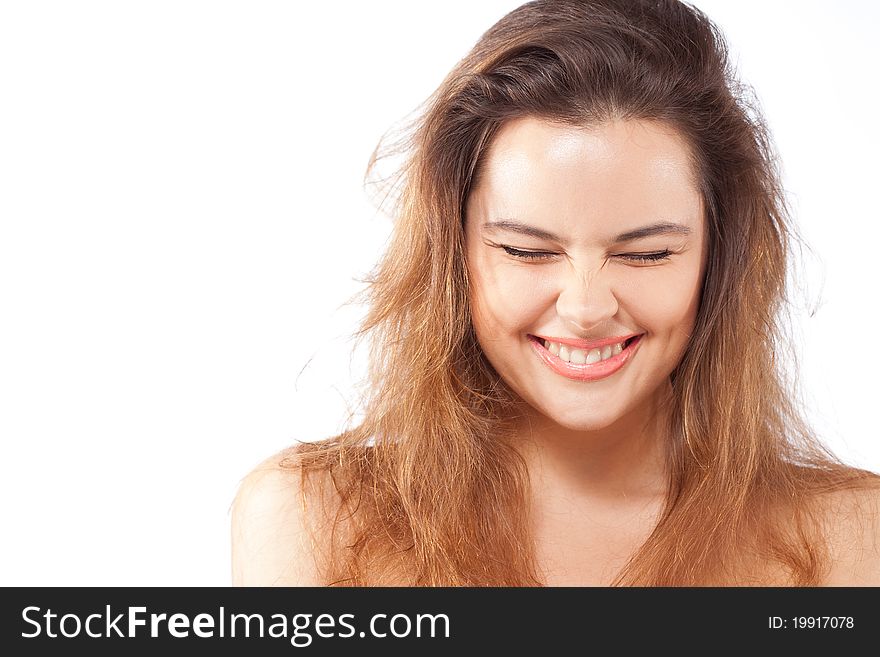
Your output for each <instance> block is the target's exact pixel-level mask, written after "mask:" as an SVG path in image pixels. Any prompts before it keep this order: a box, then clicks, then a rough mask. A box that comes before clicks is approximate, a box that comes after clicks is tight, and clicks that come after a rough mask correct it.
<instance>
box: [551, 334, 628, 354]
mask: <svg viewBox="0 0 880 657" xmlns="http://www.w3.org/2000/svg"><path fill="white" fill-rule="evenodd" d="M640 335H642V334H641V333H630V334H628V335H618V336H616V337H611V338H599V339H598V340H577V339H575V338H554V337H552V336H549V335H535V337H536V338H540V339H541V340H548V341H550V342H557V343H559V344H566V345H568V346H569V347H574V348H575V349H583V350H584V351H589V350H590V349H601V348H602V347H604V346H606V345H612V344H617V343H618V342H626V341H627V340H629V339H630V338H636V337H638V336H640Z"/></svg>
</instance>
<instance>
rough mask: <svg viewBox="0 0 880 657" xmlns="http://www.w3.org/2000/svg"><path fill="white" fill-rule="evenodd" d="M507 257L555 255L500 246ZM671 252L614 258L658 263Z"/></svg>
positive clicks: (631, 254)
mask: <svg viewBox="0 0 880 657" xmlns="http://www.w3.org/2000/svg"><path fill="white" fill-rule="evenodd" d="M501 248H502V249H504V251H505V252H506V253H508V254H509V255H512V256H513V257H515V258H520V259H522V260H547V259H549V258H553V257H554V256H556V255H557V254H556V253H552V252H550V251H525V250H523V249H515V248H513V247H512V246H504V245H502V246H501ZM670 255H672V252H671V251H670V250H669V249H664V250H663V251H653V252H651V253H619V254H617V255H616V256H615V257H616V258H623V259H624V260H629V261H632V262H660V261H662V260H668V259H669V256H670Z"/></svg>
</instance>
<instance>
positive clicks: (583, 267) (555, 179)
mask: <svg viewBox="0 0 880 657" xmlns="http://www.w3.org/2000/svg"><path fill="white" fill-rule="evenodd" d="M466 215H467V217H466V223H465V238H466V239H465V242H466V256H467V262H468V270H469V276H470V279H471V288H472V299H471V302H472V308H473V317H474V328H475V331H476V333H477V337H478V339H479V342H480V345H481V347H482V349H483V352H484V353H485V354H486V357H487V358H488V359H489V361H490V362H491V364H492V365H493V367H494V368H495V369H496V371H497V372H498V373H499V374H500V375H501V376H502V378H503V379H504V380H505V382H506V383H508V384H509V385H510V387H511V388H512V389H513V390H514V391H515V392H516V393H517V394H518V395H519V397H520V398H521V399H522V402H523V403H522V425H521V429H520V440H519V442H518V444H517V447H518V449H519V450H520V451H521V453H522V455H523V457H524V459H525V461H526V464H527V467H528V471H529V476H530V484H531V498H530V499H529V500H528V501H527V502H528V504H529V509H530V513H531V518H532V530H533V539H534V545H535V553H536V557H537V562H538V567H539V570H540V573H541V575H542V577H543V578H544V582H545V583H546V584H548V585H583V586H604V585H608V584H610V583H612V582H613V580H614V578H615V576H616V575H617V574H618V573H619V572H620V570H621V568H623V566H624V565H625V564H626V562H627V560H628V559H629V558H630V557H631V556H632V555H633V553H634V552H635V551H636V550H637V549H638V548H639V547H640V546H641V545H642V544H643V543H644V541H645V540H646V539H647V538H648V537H649V536H650V534H651V532H652V531H653V529H654V527H655V525H656V522H657V520H658V517H659V514H660V513H661V511H662V507H663V504H664V501H665V493H666V485H667V473H668V463H667V457H666V455H667V452H668V444H667V442H666V439H665V437H664V434H663V430H662V427H663V426H664V425H665V420H666V417H665V415H664V413H665V410H664V409H665V408H666V404H665V402H666V401H667V399H668V394H669V375H670V373H671V371H672V370H673V369H674V368H675V366H676V365H677V364H678V363H679V362H680V359H681V357H682V355H683V352H684V349H685V348H686V343H687V339H688V337H689V335H690V333H691V331H692V329H693V325H694V321H695V318H696V312H697V308H698V305H699V290H700V286H701V281H702V277H703V274H704V271H705V269H704V268H705V260H706V239H705V221H704V216H703V207H702V200H701V196H700V194H699V193H698V191H697V186H696V184H695V181H694V175H693V171H692V170H691V164H690V159H689V157H688V151H687V148H686V145H685V144H684V143H683V142H682V141H681V139H680V138H679V137H678V136H677V135H676V134H675V133H674V132H671V131H670V130H668V129H667V128H664V127H663V126H661V125H657V124H652V123H643V122H610V123H607V124H602V125H599V126H593V127H591V128H589V129H587V128H580V127H574V126H563V125H559V124H550V123H547V122H545V121H540V120H537V119H531V118H528V119H521V120H516V121H512V122H510V123H509V124H506V125H505V126H504V127H503V128H502V129H501V130H500V131H499V133H498V134H497V135H496V137H495V139H494V140H493V144H492V146H491V148H490V152H489V154H488V158H487V162H486V166H485V168H484V171H483V174H482V176H481V177H480V180H479V182H478V184H477V185H476V187H475V189H474V191H473V193H472V194H471V196H470V197H469V199H468V203H467V208H466ZM499 219H505V220H511V219H512V220H515V221H516V222H520V223H521V224H524V225H527V226H530V227H532V228H537V229H539V230H542V231H544V232H545V233H552V234H553V235H554V237H553V238H547V237H535V236H534V235H526V234H524V233H523V232H522V231H520V232H516V231H510V230H506V229H505V230H498V229H497V228H487V227H486V224H487V223H491V222H493V221H496V220H499ZM658 220H662V221H665V222H671V223H675V224H676V225H678V226H680V227H682V228H683V230H679V231H678V232H671V233H670V232H667V233H655V234H653V235H650V236H646V237H641V238H636V239H630V240H626V241H624V242H623V243H617V242H615V241H614V236H615V235H619V234H621V233H625V232H632V231H633V230H635V229H639V228H642V227H644V226H645V225H650V224H652V223H656V222H657V221H658ZM504 247H512V248H513V249H514V251H515V252H519V253H522V252H524V251H525V252H531V253H541V254H546V255H547V257H544V258H542V259H531V260H529V259H524V258H522V257H517V256H515V255H513V254H512V253H511V252H509V251H507V250H505V248H504ZM662 252H668V254H669V255H668V257H667V258H664V259H660V260H657V261H650V262H648V261H638V260H633V259H631V257H630V256H632V255H633V254H636V255H638V254H657V253H662ZM632 333H639V334H641V335H642V338H641V344H640V346H639V350H638V352H637V353H636V355H635V356H634V357H633V358H632V359H631V361H629V362H628V363H627V364H626V365H625V366H624V367H623V368H621V369H620V370H619V371H617V372H615V373H614V374H611V375H609V376H606V377H604V378H600V379H597V380H591V381H583V380H572V379H571V378H567V377H565V376H563V375H561V374H559V373H558V372H557V371H554V370H552V369H550V368H548V367H547V365H546V364H545V363H544V362H543V361H542V360H541V359H539V358H537V357H536V355H535V350H534V344H533V343H532V342H531V341H530V338H529V336H530V335H549V336H557V337H560V338H567V339H582V340H594V339H600V338H607V337H612V336H619V335H629V334H632ZM281 456H283V455H278V456H276V457H275V458H273V459H269V460H267V462H266V463H264V464H263V465H262V466H261V467H260V468H258V469H256V470H255V471H254V472H253V473H251V475H249V476H248V477H247V478H246V479H245V481H244V482H243V484H242V486H241V488H240V490H239V494H238V496H237V497H236V502H235V504H234V506H233V583H234V584H238V585H270V584H274V585H317V584H322V583H326V582H325V579H326V578H325V577H324V575H323V573H324V567H325V565H326V559H327V547H326V537H327V535H328V534H329V526H328V524H327V521H326V518H327V513H328V511H329V510H328V509H323V508H322V507H321V502H320V501H319V500H324V501H325V502H326V501H328V500H329V501H331V502H332V492H331V493H329V494H325V495H323V496H322V495H319V494H318V492H319V491H317V490H316V489H309V490H307V491H306V498H307V500H306V502H307V503H306V504H305V506H302V505H301V504H300V497H299V488H298V487H299V477H298V475H295V474H294V473H292V472H290V471H286V470H284V469H283V468H280V467H279V461H280V458H281ZM320 486H321V485H320V484H317V487H318V488H320ZM325 488H326V487H325ZM327 490H330V489H329V488H326V490H325V491H324V492H325V493H326V492H327ZM878 500H880V494H878V493H877V492H873V493H863V494H853V493H839V494H835V495H834V496H832V497H830V498H829V499H828V500H826V501H825V502H826V503H827V512H826V516H827V517H828V522H827V528H826V529H827V536H828V541H829V547H830V550H831V555H832V559H831V567H830V570H829V571H828V572H827V573H825V574H824V579H823V582H824V583H825V584H827V585H832V586H864V585H875V586H880V521H878V517H880V501H878ZM856 502H858V504H857V503H856ZM341 531H345V529H344V528H341ZM402 567H403V566H402ZM753 572H754V573H755V581H754V582H753V583H756V584H757V583H763V584H784V583H785V581H784V574H783V573H775V574H774V573H773V572H771V571H770V570H766V569H765V568H764V567H763V566H760V567H755V568H754V569H753ZM383 583H385V584H389V585H394V584H400V585H405V584H406V583H407V578H406V576H405V574H403V573H401V575H400V578H399V579H398V580H395V581H387V582H383Z"/></svg>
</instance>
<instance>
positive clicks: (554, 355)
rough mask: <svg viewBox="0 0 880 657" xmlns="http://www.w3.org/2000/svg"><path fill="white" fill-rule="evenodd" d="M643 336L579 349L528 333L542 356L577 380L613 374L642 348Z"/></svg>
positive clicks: (560, 373) (543, 360) (551, 365)
mask: <svg viewBox="0 0 880 657" xmlns="http://www.w3.org/2000/svg"><path fill="white" fill-rule="evenodd" d="M643 336H644V334H643V333H642V334H639V335H634V336H630V337H629V338H625V339H623V340H621V341H620V342H608V341H606V342H605V343H604V344H602V343H601V342H600V344H601V346H596V347H594V348H591V349H576V348H574V347H572V346H571V345H566V344H561V343H558V342H551V341H548V340H545V339H544V338H539V337H537V336H534V335H529V336H528V337H529V341H530V342H531V343H532V346H533V347H534V350H535V353H536V354H537V356H538V358H539V359H540V360H541V361H542V362H543V363H544V365H546V366H547V367H549V368H550V369H551V370H553V371H554V372H555V373H556V374H559V375H561V376H564V377H566V378H568V379H574V380H576V381H594V380H596V379H602V378H605V377H608V376H611V375H612V374H614V373H615V372H617V371H618V370H620V369H621V368H622V367H623V366H624V365H626V364H627V363H628V362H629V361H630V360H631V359H632V357H633V356H634V355H635V353H636V351H638V348H639V344H640V343H641V340H642V337H643ZM594 344H595V343H594Z"/></svg>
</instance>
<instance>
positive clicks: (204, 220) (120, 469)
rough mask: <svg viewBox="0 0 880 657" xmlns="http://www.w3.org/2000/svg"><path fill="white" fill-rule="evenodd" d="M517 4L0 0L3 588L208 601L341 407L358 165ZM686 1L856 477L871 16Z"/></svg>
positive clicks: (864, 364) (874, 52)
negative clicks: (299, 456) (144, 593)
mask: <svg viewBox="0 0 880 657" xmlns="http://www.w3.org/2000/svg"><path fill="white" fill-rule="evenodd" d="M518 4H519V3H518V2H516V1H502V0H494V1H482V2H473V1H472V0H447V1H446V2H444V3H436V4H435V3H431V4H430V5H429V3H415V2H410V1H406V0H398V1H393V2H392V1H388V0H383V1H381V2H380V1H373V2H369V3H361V2H354V1H352V2H350V3H344V4H343V6H342V7H340V6H339V5H340V3H306V2H243V1H242V2H220V1H211V2H184V1H178V0H176V1H173V2H167V1H157V0H152V1H150V2H117V1H114V2H109V1H108V2H38V1H31V2H24V1H22V2H6V3H2V4H0V440H2V450H3V451H2V459H0V467H2V473H0V513H2V522H3V525H2V528H3V529H2V533H3V540H2V542H0V556H2V558H0V584H4V585H13V584H14V585H120V586H121V585H226V584H228V583H229V581H230V579H229V525H228V523H229V515H228V511H229V504H230V503H231V501H232V498H233V496H234V494H235V489H236V486H237V483H238V480H239V479H240V477H242V476H243V475H244V474H245V473H246V472H247V471H248V470H249V469H250V468H251V467H253V466H254V465H255V464H256V463H257V462H258V461H260V460H262V459H263V458H265V457H266V456H268V455H269V454H271V453H273V452H275V451H276V450H278V449H280V448H282V447H284V446H286V445H288V444H290V443H291V442H293V439H295V438H296V439H302V440H314V439H317V438H323V437H327V436H330V435H332V434H334V433H335V432H337V431H338V430H339V429H341V428H342V426H343V424H344V421H345V417H346V413H347V412H348V409H349V408H351V406H352V405H353V404H354V402H355V399H354V396H353V389H352V388H351V384H352V382H353V381H355V380H356V379H357V378H358V377H360V376H361V375H362V374H363V364H364V362H363V358H362V356H360V355H359V352H358V353H355V354H354V356H352V354H351V346H352V343H351V342H350V341H349V340H348V336H349V334H350V333H351V331H352V330H353V329H354V328H355V323H356V321H357V319H358V318H359V317H360V316H361V312H362V311H361V309H359V308H356V307H345V306H343V304H344V303H345V302H346V300H348V299H349V298H350V296H351V295H352V294H353V293H354V292H356V291H357V290H358V289H359V287H360V285H359V283H358V282H357V280H356V279H357V278H359V277H363V276H364V275H365V274H366V273H367V271H368V270H369V269H370V267H371V266H372V265H373V263H374V262H375V261H376V259H377V257H378V256H379V254H380V251H381V249H382V246H383V244H384V242H385V239H386V238H387V236H388V234H389V230H390V227H391V224H390V221H389V220H388V219H387V218H386V217H384V216H382V215H381V214H378V213H377V212H376V211H375V209H374V208H373V207H372V205H371V204H370V203H369V201H368V199H367V196H366V194H365V193H364V190H363V189H362V185H361V184H362V175H363V172H364V168H365V166H366V163H367V160H368V158H369V155H370V153H371V152H372V149H373V147H374V146H375V144H376V142H377V141H378V139H379V138H380V136H381V135H382V133H383V132H384V131H385V130H386V129H388V128H390V127H392V126H393V124H394V123H395V122H396V121H398V120H400V119H401V118H403V117H404V116H405V115H407V114H408V113H409V112H410V111H411V110H413V109H414V108H415V107H416V105H417V104H418V103H419V102H421V101H422V100H423V99H424V98H425V97H426V96H427V95H428V94H429V93H430V92H431V91H433V89H434V88H435V87H436V86H437V84H439V82H440V81H441V80H442V78H443V77H444V75H445V74H446V73H447V72H448V70H449V69H450V68H451V67H452V66H453V65H454V64H455V62H456V61H457V60H458V59H459V58H460V57H462V56H463V55H464V54H465V53H466V52H467V50H468V49H469V48H470V47H471V46H472V45H473V43H474V42H475V41H476V39H477V38H478V37H479V35H480V34H481V33H482V32H483V31H484V30H486V29H487V28H488V27H489V26H490V25H491V24H492V23H494V22H495V21H496V20H497V19H498V18H500V17H501V16H502V15H503V14H504V13H506V12H507V11H509V10H510V9H512V8H513V7H515V6H516V5H518ZM696 5H697V6H698V7H700V8H702V9H704V10H705V11H706V12H707V13H708V14H709V16H710V17H712V18H713V19H714V20H715V21H716V22H717V23H718V24H719V25H720V26H721V27H722V29H723V30H724V31H725V33H726V35H727V37H728V39H729V42H730V44H731V49H732V53H733V60H734V61H735V62H737V63H738V67H739V70H740V73H741V75H742V77H743V78H744V79H745V80H746V81H747V82H749V83H751V84H752V85H753V86H754V87H755V89H756V91H757V94H758V97H759V98H760V100H761V102H762V105H763V108H764V110H765V112H766V115H767V118H768V120H769V123H770V127H771V129H772V131H773V133H774V136H775V139H776V142H777V144H778V148H779V151H780V153H781V156H782V160H783V164H784V167H785V173H786V178H785V186H786V189H787V190H788V192H789V194H790V198H791V203H792V207H793V210H794V212H795V215H796V217H797V219H798V221H799V223H800V225H801V227H802V231H803V234H804V236H805V237H806V239H807V240H808V242H809V244H810V245H811V246H812V247H813V250H814V254H815V255H814V256H813V257H812V258H811V259H810V260H809V261H808V262H807V264H806V265H805V268H806V272H807V276H808V278H807V280H808V282H809V286H808V288H807V290H806V291H805V292H804V293H803V294H801V295H800V297H796V298H799V299H800V305H801V312H800V314H799V316H798V317H797V322H796V325H795V327H794V328H795V332H796V333H798V334H799V335H801V337H802V340H803V359H802V360H803V367H802V373H803V375H802V381H803V385H804V387H805V391H806V395H807V401H808V406H809V409H810V413H811V416H812V418H813V420H814V422H815V424H816V426H817V428H818V429H819V431H820V433H821V435H823V436H824V438H825V439H826V441H827V443H828V444H829V445H830V446H831V447H832V448H833V449H834V450H836V451H837V452H838V453H839V454H840V455H841V456H842V457H844V458H845V459H846V460H848V461H849V462H851V463H854V464H858V465H862V466H864V467H868V468H871V469H874V470H880V441H878V431H877V429H876V421H875V417H874V411H875V408H876V401H875V397H876V392H877V389H878V386H877V384H876V382H875V379H876V375H875V373H876V372H877V371H878V370H880V356H878V350H877V348H876V347H875V336H874V332H875V330H876V327H877V325H878V320H880V313H878V310H877V292H876V288H877V283H878V278H880V277H878V274H877V253H876V251H877V244H878V242H880V227H878V226H880V222H878V219H880V216H878V215H880V212H878V210H877V202H876V200H875V194H876V191H877V174H878V165H877V157H878V152H880V136H878V127H877V120H876V118H875V114H876V107H877V106H878V97H877V91H876V84H875V82H876V66H877V63H878V59H880V57H878V45H877V38H876V35H875V33H874V29H875V27H876V25H877V24H878V19H880V16H878V10H877V8H876V7H877V5H876V3H873V2H868V1H865V2H853V1H849V2H835V3H827V2H797V3H794V2H779V1H777V2H766V1H765V0H750V1H748V2H743V1H740V2H730V1H729V0H728V1H723V0H713V1H709V0H701V1H699V2H696ZM811 308H814V309H816V312H815V314H814V316H813V317H812V318H811V317H810V310H811Z"/></svg>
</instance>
